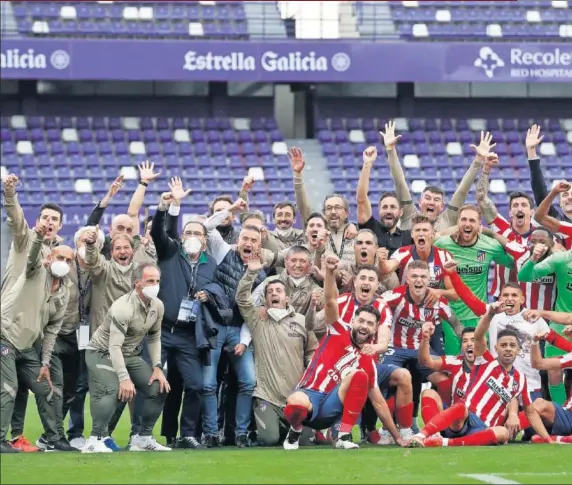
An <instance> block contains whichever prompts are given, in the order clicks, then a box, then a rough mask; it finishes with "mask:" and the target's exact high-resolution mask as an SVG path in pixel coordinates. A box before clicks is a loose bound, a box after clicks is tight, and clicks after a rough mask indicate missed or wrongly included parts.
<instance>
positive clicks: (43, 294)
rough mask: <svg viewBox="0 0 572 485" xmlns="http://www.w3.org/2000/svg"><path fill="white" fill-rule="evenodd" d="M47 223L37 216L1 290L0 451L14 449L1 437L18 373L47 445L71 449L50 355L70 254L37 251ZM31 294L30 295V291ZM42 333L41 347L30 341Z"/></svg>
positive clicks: (64, 296) (62, 249) (63, 300)
mask: <svg viewBox="0 0 572 485" xmlns="http://www.w3.org/2000/svg"><path fill="white" fill-rule="evenodd" d="M48 230H49V223H48V222H47V221H44V220H42V219H39V220H38V222H37V223H36V227H35V229H34V236H33V238H32V241H31V246H30V250H29V251H28V253H27V262H26V266H25V268H23V273H22V274H21V275H20V277H19V278H18V279H17V280H16V282H15V284H14V285H12V287H11V288H9V289H7V291H5V292H4V294H3V295H2V312H1V314H0V316H1V324H0V377H1V382H2V387H1V388H0V452H1V453H13V452H18V451H19V448H17V447H16V446H14V445H15V443H14V445H13V444H12V443H10V442H8V441H6V434H7V432H8V427H9V425H10V421H11V419H12V412H13V409H14V400H15V397H16V391H17V389H18V380H19V379H21V380H22V381H23V384H24V385H25V386H27V387H28V388H29V389H31V390H32V392H33V393H34V394H35V396H36V402H37V405H38V411H39V413H40V418H41V419H42V423H43V425H44V431H45V435H46V441H47V444H46V450H47V451H72V448H71V447H70V445H69V443H67V441H66V440H65V438H64V437H63V436H60V434H59V431H58V423H57V408H58V406H61V405H62V402H61V400H62V394H61V390H58V389H53V388H52V385H51V380H50V360H51V357H52V351H53V349H54V344H55V342H56V338H57V335H58V333H59V331H60V329H61V326H62V321H63V317H64V315H65V311H66V307H67V305H68V302H69V289H68V287H67V285H66V278H67V275H68V273H69V271H70V268H71V265H72V262H73V260H74V252H73V250H72V249H71V248H70V247H69V246H58V247H55V248H53V249H52V251H51V253H50V254H49V255H48V256H47V257H46V258H44V257H42V248H43V246H44V238H45V237H46V234H47V233H48ZM31 295H33V296H31ZM40 338H42V341H41V346H42V349H41V353H40V352H39V351H38V349H37V348H35V346H34V344H35V343H36V342H37V341H38V340H39V339H40Z"/></svg>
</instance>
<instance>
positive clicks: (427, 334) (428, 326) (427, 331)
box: [421, 322, 435, 340]
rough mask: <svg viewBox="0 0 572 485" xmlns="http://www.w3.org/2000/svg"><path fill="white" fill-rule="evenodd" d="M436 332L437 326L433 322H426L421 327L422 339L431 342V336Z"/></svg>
mask: <svg viewBox="0 0 572 485" xmlns="http://www.w3.org/2000/svg"><path fill="white" fill-rule="evenodd" d="M434 332H435V325H434V324H433V323H432V322H425V323H424V324H423V327H421V337H422V338H423V339H425V340H431V336H432V335H433V333H434Z"/></svg>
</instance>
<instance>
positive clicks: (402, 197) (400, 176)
mask: <svg viewBox="0 0 572 485" xmlns="http://www.w3.org/2000/svg"><path fill="white" fill-rule="evenodd" d="M380 135H381V137H382V139H383V142H384V144H385V150H386V151H387V162H388V164H389V169H390V170H391V176H392V177H393V180H394V182H395V191H396V192H397V195H398V197H399V202H400V204H401V205H402V207H403V215H402V216H401V222H400V224H399V226H400V227H401V229H411V227H412V226H411V220H412V217H413V216H414V215H416V214H419V213H422V214H424V215H426V216H428V217H429V218H430V219H431V220H433V221H435V230H437V231H438V232H441V231H444V230H445V229H447V228H449V227H452V226H454V225H455V223H456V222H457V219H458V217H459V208H460V207H461V206H463V205H464V204H465V200H466V198H467V194H468V193H469V190H470V188H471V186H472V185H473V182H474V181H475V178H476V177H477V174H478V173H479V171H480V170H481V167H482V165H483V160H484V158H485V156H486V155H487V153H489V152H490V149H491V148H492V147H493V146H495V145H494V144H491V142H492V136H491V135H490V134H489V133H486V134H485V133H483V132H481V141H480V143H479V146H475V145H471V148H473V149H474V150H475V152H476V155H475V159H474V160H473V163H472V164H471V166H470V168H469V170H468V171H467V173H466V174H465V176H464V177H463V179H462V180H461V182H460V183H459V186H458V187H457V190H456V192H455V193H454V194H453V197H451V201H450V202H449V204H448V205H447V208H446V210H445V211H444V212H443V208H444V207H445V201H444V200H443V196H444V193H443V190H441V189H440V188H438V187H434V186H428V187H425V189H424V190H423V194H422V195H421V199H420V200H419V210H418V209H417V208H416V207H415V206H414V205H413V200H412V198H411V192H410V191H409V187H408V186H407V180H406V179H405V174H404V173H403V169H402V168H401V165H400V163H399V158H398V156H397V152H396V149H395V145H396V143H397V140H399V138H401V135H398V136H396V135H395V122H393V121H390V122H389V123H386V125H385V131H381V132H380Z"/></svg>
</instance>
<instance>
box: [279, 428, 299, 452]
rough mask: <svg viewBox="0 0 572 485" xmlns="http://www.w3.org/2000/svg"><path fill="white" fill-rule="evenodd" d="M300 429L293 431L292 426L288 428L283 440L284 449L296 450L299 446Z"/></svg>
mask: <svg viewBox="0 0 572 485" xmlns="http://www.w3.org/2000/svg"><path fill="white" fill-rule="evenodd" d="M301 434H302V431H294V430H293V429H292V428H290V429H289V430H288V434H287V435H286V439H285V440H284V445H283V446H284V449H285V450H297V449H298V448H299V447H300V435H301Z"/></svg>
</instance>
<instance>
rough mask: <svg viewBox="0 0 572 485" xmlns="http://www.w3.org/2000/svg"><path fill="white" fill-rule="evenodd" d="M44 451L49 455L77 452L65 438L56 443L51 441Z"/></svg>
mask: <svg viewBox="0 0 572 485" xmlns="http://www.w3.org/2000/svg"><path fill="white" fill-rule="evenodd" d="M45 451H46V452H47V453H49V452H54V451H77V450H76V449H75V448H74V447H72V446H71V445H70V444H69V442H68V440H66V439H65V438H60V439H59V440H58V441H52V442H50V443H48V445H47V447H46V449H45Z"/></svg>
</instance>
